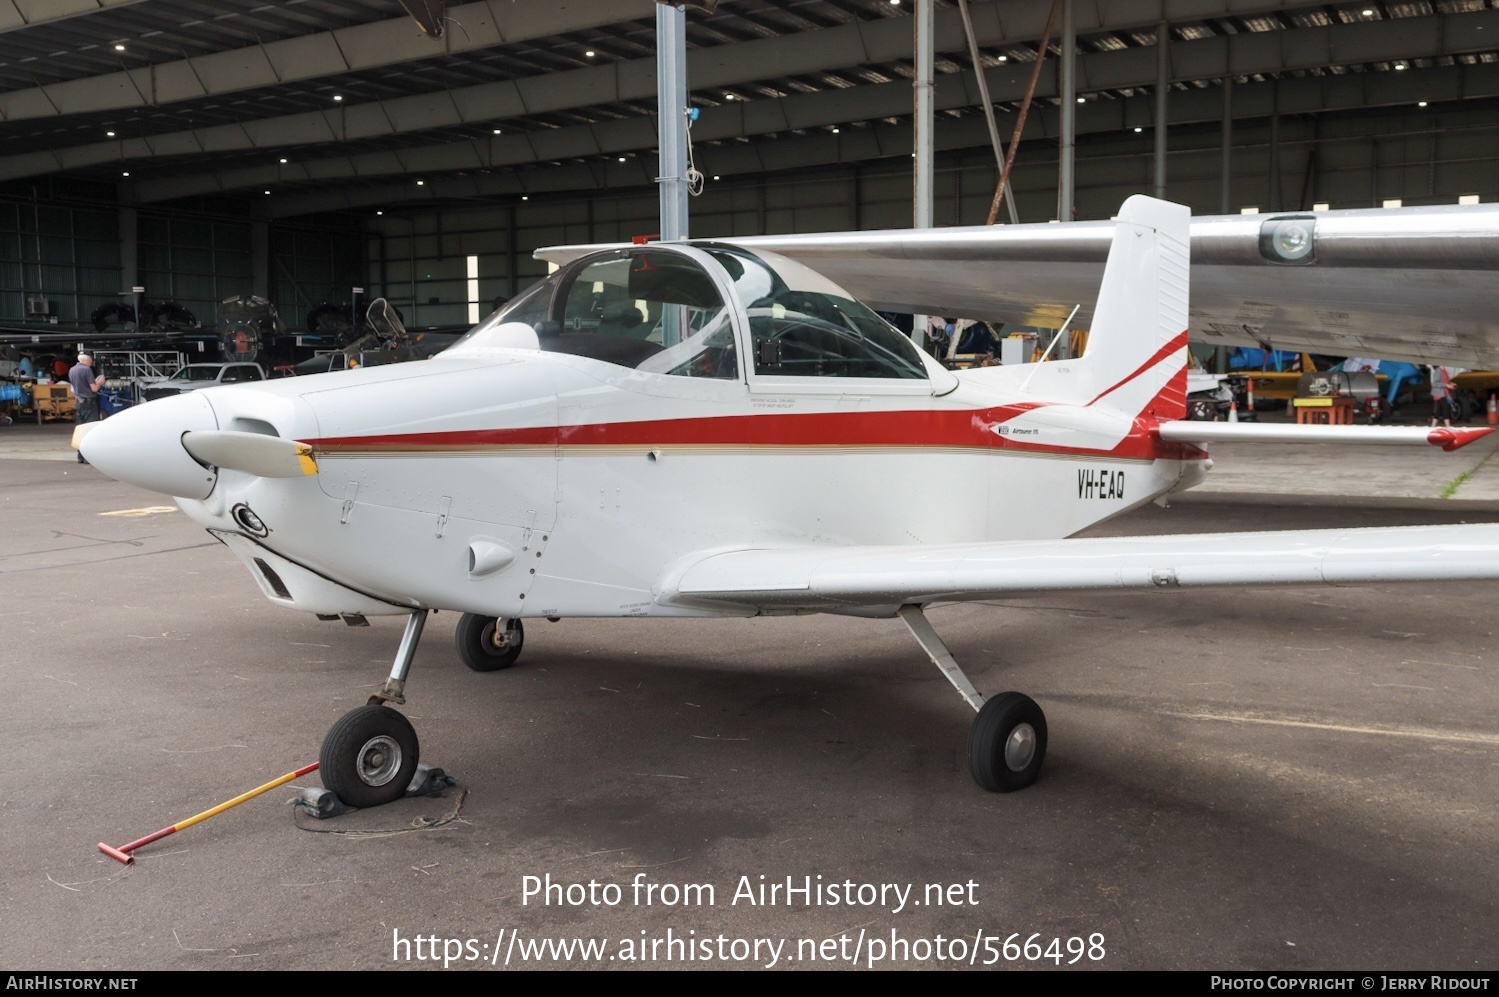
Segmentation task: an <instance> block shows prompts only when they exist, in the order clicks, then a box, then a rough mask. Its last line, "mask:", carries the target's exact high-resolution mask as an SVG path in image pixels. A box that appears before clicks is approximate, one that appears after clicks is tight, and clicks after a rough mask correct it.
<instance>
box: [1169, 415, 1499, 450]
mask: <svg viewBox="0 0 1499 997" xmlns="http://www.w3.org/2000/svg"><path fill="white" fill-rule="evenodd" d="M1492 432H1493V430H1492V429H1490V428H1488V427H1484V428H1482V429H1451V428H1448V427H1445V426H1444V427H1439V428H1425V427H1421V426H1305V425H1294V424H1290V423H1286V424H1283V425H1278V426H1271V425H1265V424H1263V423H1258V422H1192V421H1189V420H1182V421H1176V422H1163V423H1161V439H1163V440H1168V441H1170V442H1173V443H1219V442H1234V443H1344V444H1347V443H1355V444H1357V443H1415V444H1430V445H1432V446H1435V447H1441V448H1442V449H1443V450H1448V451H1451V450H1456V449H1457V448H1458V447H1465V446H1467V445H1468V444H1469V443H1472V442H1473V441H1474V440H1476V439H1479V438H1480V437H1483V436H1487V435H1489V434H1490V433H1492Z"/></svg>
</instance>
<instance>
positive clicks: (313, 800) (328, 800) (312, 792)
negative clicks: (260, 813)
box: [291, 786, 359, 820]
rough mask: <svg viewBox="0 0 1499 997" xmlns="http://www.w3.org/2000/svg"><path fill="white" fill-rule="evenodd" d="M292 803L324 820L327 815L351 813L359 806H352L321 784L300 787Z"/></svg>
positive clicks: (310, 814) (308, 813) (306, 812)
mask: <svg viewBox="0 0 1499 997" xmlns="http://www.w3.org/2000/svg"><path fill="white" fill-rule="evenodd" d="M291 805H292V806H294V807H296V808H297V809H298V810H300V811H302V812H303V813H304V814H306V815H307V816H309V817H316V818H317V819H318V820H322V819H323V818H325V817H340V816H342V815H344V814H351V813H353V812H354V811H355V810H358V809H359V808H358V807H351V806H349V805H348V804H347V803H345V802H344V801H343V800H340V799H339V798H338V796H337V795H336V794H335V793H334V792H333V790H331V789H323V788H322V787H321V786H303V787H301V788H300V789H299V791H298V793H297V797H296V799H294V800H292V801H291Z"/></svg>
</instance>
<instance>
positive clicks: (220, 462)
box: [182, 429, 317, 478]
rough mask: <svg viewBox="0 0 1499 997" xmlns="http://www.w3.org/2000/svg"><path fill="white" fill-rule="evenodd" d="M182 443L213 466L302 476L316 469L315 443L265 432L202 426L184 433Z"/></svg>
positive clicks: (263, 474)
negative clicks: (302, 441)
mask: <svg viewBox="0 0 1499 997" xmlns="http://www.w3.org/2000/svg"><path fill="white" fill-rule="evenodd" d="M182 447H183V449H184V450H186V451H187V452H188V453H190V454H192V455H193V459H195V460H197V461H199V462H201V463H204V464H207V465H209V466H210V467H227V468H229V469H231V470H235V471H244V472H245V473H246V474H254V475H258V476H259V477H262V478H300V477H302V476H303V475H307V474H316V473H317V462H316V461H315V460H313V457H312V447H310V446H308V445H307V444H305V443H298V442H297V441H295V440H283V439H282V438H281V437H279V436H266V435H264V434H262V433H236V432H230V431H228V430H218V429H212V430H209V429H199V430H194V431H192V432H189V433H183V434H182Z"/></svg>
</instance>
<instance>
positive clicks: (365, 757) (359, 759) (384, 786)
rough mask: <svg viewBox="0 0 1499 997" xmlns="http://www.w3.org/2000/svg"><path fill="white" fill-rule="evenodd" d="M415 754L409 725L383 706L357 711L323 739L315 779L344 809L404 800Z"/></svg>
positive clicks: (347, 716) (417, 747)
mask: <svg viewBox="0 0 1499 997" xmlns="http://www.w3.org/2000/svg"><path fill="white" fill-rule="evenodd" d="M419 748H420V746H419V744H418V743H417V739H416V731H415V730H414V729H413V728H412V726H411V721H409V720H407V719H406V718H405V717H403V716H402V715H401V714H399V713H397V712H396V711H395V710H392V709H391V708H390V707H388V706H361V707H359V708H358V709H355V710H350V711H349V712H348V713H345V714H344V715H343V717H341V718H340V719H339V721H338V723H336V724H334V725H333V727H332V728H331V729H330V730H329V731H328V736H327V737H325V738H323V750H322V751H321V752H320V753H319V755H318V774H319V775H321V776H322V777H323V785H324V786H326V787H328V788H329V789H330V790H332V791H333V793H334V795H336V796H337V797H338V798H339V799H340V800H343V801H344V802H345V803H347V804H348V805H349V806H351V807H377V806H379V805H380V804H382V803H390V802H391V801H392V800H398V799H400V798H401V797H402V796H404V795H405V794H406V787H408V786H410V785H411V779H412V777H413V776H415V775H416V763H417V761H418V758H419Z"/></svg>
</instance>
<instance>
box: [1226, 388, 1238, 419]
mask: <svg viewBox="0 0 1499 997" xmlns="http://www.w3.org/2000/svg"><path fill="white" fill-rule="evenodd" d="M1228 421H1229V422H1238V421H1239V393H1238V392H1237V391H1236V392H1234V393H1233V395H1232V397H1231V398H1230V399H1229V402H1228Z"/></svg>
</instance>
